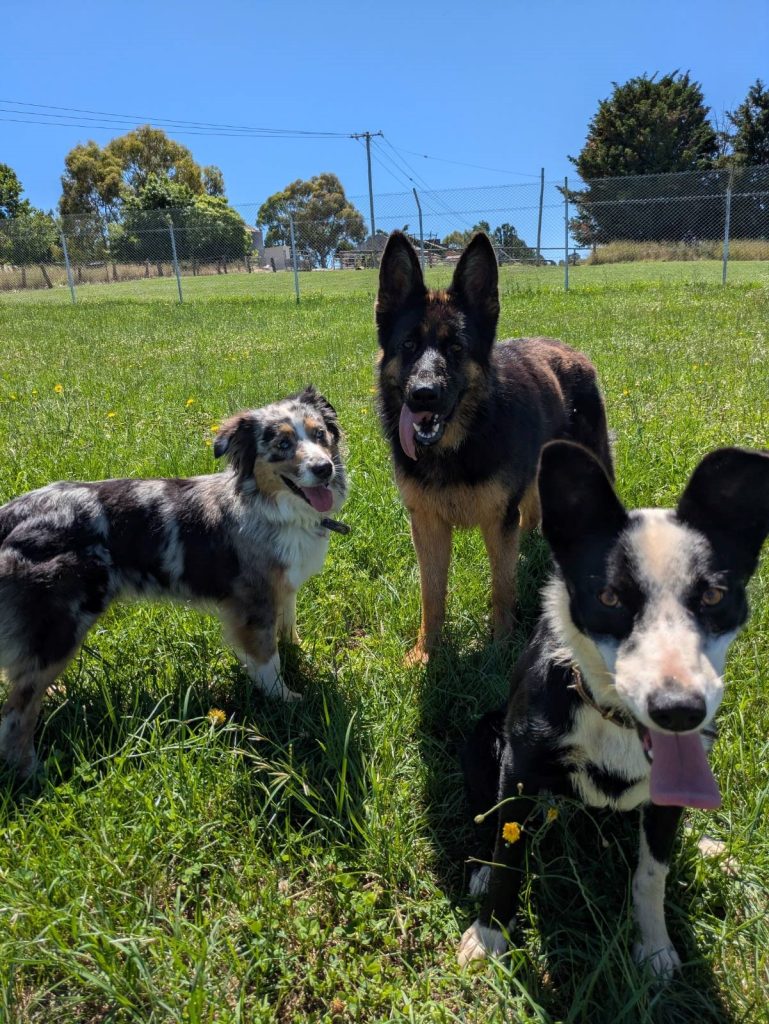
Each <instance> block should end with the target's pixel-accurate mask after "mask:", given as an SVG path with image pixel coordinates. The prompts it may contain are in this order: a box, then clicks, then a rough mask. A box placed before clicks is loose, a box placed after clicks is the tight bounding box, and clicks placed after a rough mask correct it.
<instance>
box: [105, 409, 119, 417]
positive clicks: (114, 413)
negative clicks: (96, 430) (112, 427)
mask: <svg viewBox="0 0 769 1024" xmlns="http://www.w3.org/2000/svg"><path fill="white" fill-rule="evenodd" d="M113 416H117V413H116V412H114V411H113V410H112V409H111V410H110V411H109V412H108V413H107V419H108V420H111V419H112V417H113Z"/></svg>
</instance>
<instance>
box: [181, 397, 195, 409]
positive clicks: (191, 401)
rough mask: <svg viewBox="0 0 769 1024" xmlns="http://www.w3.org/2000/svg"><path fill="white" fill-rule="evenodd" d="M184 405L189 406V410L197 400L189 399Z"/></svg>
mask: <svg viewBox="0 0 769 1024" xmlns="http://www.w3.org/2000/svg"><path fill="white" fill-rule="evenodd" d="M184 404H185V405H186V406H187V408H188V409H189V407H190V406H191V405H194V404H195V399H194V398H188V399H187V401H186V402H185V403H184Z"/></svg>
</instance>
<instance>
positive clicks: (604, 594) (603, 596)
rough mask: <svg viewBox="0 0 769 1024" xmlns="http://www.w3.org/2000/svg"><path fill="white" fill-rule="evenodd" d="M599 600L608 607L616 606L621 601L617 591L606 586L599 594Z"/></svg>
mask: <svg viewBox="0 0 769 1024" xmlns="http://www.w3.org/2000/svg"><path fill="white" fill-rule="evenodd" d="M598 600H599V601H600V602H601V604H603V605H606V607H607V608H616V607H617V606H618V605H619V603H620V600H619V596H618V594H617V591H616V590H612V588H611V587H604V588H603V590H602V591H600V593H599V594H598Z"/></svg>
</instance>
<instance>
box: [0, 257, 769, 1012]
mask: <svg viewBox="0 0 769 1024" xmlns="http://www.w3.org/2000/svg"><path fill="white" fill-rule="evenodd" d="M665 266H666V267H669V266H670V265H665ZM765 267H766V265H765V264H764V265H763V266H762V268H761V274H763V280H764V283H763V285H762V284H760V283H757V281H753V282H752V283H744V284H741V285H732V286H730V287H728V288H726V289H722V288H720V287H716V286H713V285H710V284H707V283H705V282H704V281H700V282H695V283H692V279H691V277H688V278H687V283H681V282H680V281H679V282H675V281H670V280H668V281H667V282H666V281H665V280H663V279H662V278H661V276H660V278H659V279H657V278H655V277H654V275H653V274H652V275H650V276H649V278H648V279H647V280H646V281H643V282H638V283H636V284H632V285H631V284H628V283H626V279H624V278H623V276H622V274H617V272H616V270H617V268H613V267H606V268H603V267H601V268H585V269H584V270H582V269H580V270H579V271H578V272H575V274H574V278H573V279H574V282H575V288H574V290H573V291H572V292H570V293H569V294H568V295H566V294H563V293H562V292H561V291H559V290H558V287H557V285H554V286H553V287H550V286H549V285H545V286H543V287H539V286H536V285H531V286H529V285H527V286H525V287H518V285H517V283H516V282H517V280H518V279H517V278H516V276H515V274H514V272H512V271H511V272H508V273H507V274H506V275H505V279H504V285H503V302H502V323H501V335H502V336H505V335H510V334H520V333H546V334H552V335H555V336H558V337H562V338H564V339H565V340H566V341H569V342H571V343H573V344H574V345H576V346H578V347H580V348H582V349H583V350H585V351H586V352H587V353H588V354H589V355H590V356H591V357H592V358H593V359H594V361H595V362H596V364H597V366H598V368H599V371H600V374H601V378H602V382H603V386H604V389H605V392H606V396H607V402H608V409H609V419H610V424H611V427H612V429H613V430H614V431H615V432H616V437H617V443H616V454H617V476H618V481H619V488H620V492H621V494H622V495H623V497H624V498H625V499H626V500H627V501H628V502H629V503H632V504H641V505H656V504H662V505H669V504H671V503H672V502H674V500H675V499H676V496H677V495H678V493H679V492H680V489H681V487H682V486H683V484H684V482H685V480H686V479H687V477H688V474H689V473H690V471H691V470H692V468H693V467H694V465H695V464H696V463H697V461H698V460H699V458H700V457H701V456H702V455H703V454H704V453H705V452H706V451H708V450H709V449H710V448H712V447H714V446H716V445H719V444H724V443H729V444H744V445H751V446H763V447H769V387H768V381H769V376H768V373H767V365H769V327H768V326H767V325H769V288H768V287H767V285H766V270H765ZM633 269H634V270H635V271H636V272H637V269H638V268H637V267H636V268H633ZM619 270H624V268H619ZM690 270H691V267H690V266H687V268H686V271H687V273H688V272H690ZM735 270H736V267H735ZM593 271H595V273H594V272H593ZM610 272H614V274H613V275H612V274H611V273H610ZM541 273H543V274H544V273H548V272H547V271H542V272H541ZM662 273H663V268H662V267H660V269H659V275H662ZM761 274H758V272H756V274H754V276H757V277H760V276H761ZM308 276H309V275H308ZM735 276H736V274H735ZM332 278H333V281H335V282H337V285H335V288H336V291H335V292H333V293H332V292H331V290H329V291H328V292H327V293H323V294H321V293H320V288H319V289H318V292H317V293H315V294H314V295H309V294H308V297H307V298H306V300H305V301H304V302H303V303H302V304H301V306H299V307H297V306H296V305H295V304H294V302H293V301H292V299H291V296H290V294H289V293H287V292H286V290H285V289H284V292H285V294H283V295H280V294H274V295H270V296H267V295H265V296H264V297H259V298H253V297H248V296H247V295H243V294H238V287H239V286H240V285H241V284H242V283H243V282H242V281H241V280H240V279H235V278H234V277H233V279H232V280H231V281H229V280H228V281H227V283H226V284H227V288H226V289H225V291H227V290H228V289H230V288H231V294H229V295H227V294H222V293H221V291H217V292H214V291H213V290H211V291H210V292H209V291H208V288H209V280H208V279H199V280H198V281H196V282H195V285H196V287H198V288H199V293H198V294H199V296H200V298H201V299H206V301H201V302H189V303H187V304H185V305H183V306H181V307H179V306H175V305H174V304H173V303H172V302H169V301H167V299H166V297H163V298H159V296H158V293H157V292H156V293H155V294H154V295H153V294H151V291H150V289H149V286H147V289H148V290H147V292H146V293H142V295H141V297H142V299H143V300H144V301H133V300H124V301H109V300H112V299H114V297H115V296H116V295H117V294H118V289H117V288H116V287H114V286H110V287H108V288H102V289H101V294H97V286H92V287H91V289H89V290H88V295H89V296H92V297H93V298H94V299H96V298H97V297H98V298H101V299H106V300H107V301H88V302H86V301H83V303H82V305H79V306H77V307H75V308H70V307H68V306H67V305H65V304H61V305H60V304H57V303H56V302H52V301H31V300H30V296H29V295H24V296H20V297H19V298H20V299H21V301H14V300H12V301H9V302H4V303H3V304H1V305H0V334H1V335H2V343H3V349H2V361H1V362H0V429H1V430H2V436H3V437H4V439H5V441H4V446H3V449H4V450H3V458H2V460H0V499H2V500H6V499H8V498H10V497H11V496H12V495H14V494H17V493H19V492H21V491H23V490H25V489H28V488H31V487H36V486H39V485H41V484H44V483H46V482H48V481H50V480H56V479H61V478H66V477H71V478H80V479H83V478H99V477H107V476H118V475H133V474H137V475H138V474H144V475H150V474H163V475H168V474H176V473H183V474H193V473H201V472H208V471H212V470H213V469H214V460H213V456H212V451H211V439H212V436H213V433H212V432H213V429H214V426H215V424H216V423H218V422H219V421H220V420H221V418H222V417H223V416H224V415H225V414H226V413H228V412H230V411H233V410H235V409H237V408H239V407H244V406H253V405H259V404H261V403H264V402H267V401H270V400H272V399H274V398H276V397H278V396H281V395H284V394H286V393H287V392H289V391H291V390H293V389H297V388H299V387H300V386H302V385H303V384H305V383H306V382H307V381H310V380H312V381H314V382H315V383H316V384H317V385H318V386H319V387H321V388H322V389H324V390H325V391H326V392H327V394H328V395H329V397H330V398H331V399H332V401H333V402H334V404H335V405H336V406H337V408H338V410H339V413H340V417H341V421H342V424H343V425H344V427H345V428H346V432H347V437H348V444H349V467H350V472H351V480H352V493H351V497H350V500H349V503H348V506H347V508H346V511H345V514H344V516H343V518H345V519H346V521H347V522H349V523H350V524H351V525H352V527H353V533H352V534H351V535H350V536H349V537H347V538H344V537H333V538H332V542H331V549H330V553H329V558H328V562H327V567H326V570H325V572H324V573H323V574H322V575H321V576H319V577H316V578H315V579H314V580H313V581H311V582H310V583H309V584H308V585H307V586H306V587H305V589H304V590H303V592H302V593H301V594H300V601H299V628H300V633H301V634H302V637H303V646H302V648H301V650H297V651H293V652H287V665H288V682H289V684H290V685H291V687H292V688H294V689H299V690H302V691H304V693H305V695H306V697H305V700H304V702H303V703H302V705H301V706H298V707H288V708H286V707H282V706H281V707H276V706H274V705H272V704H270V703H269V702H267V701H264V700H262V699H261V698H259V697H258V696H256V695H254V694H253V693H251V692H250V691H249V688H248V686H247V683H246V680H245V678H244V676H243V674H242V673H241V671H240V669H239V667H238V665H237V662H236V660H235V659H234V657H233V655H232V654H231V653H230V652H229V651H228V650H227V649H225V648H224V647H223V646H222V642H221V636H220V632H219V628H218V626H217V625H216V623H215V621H214V620H211V619H209V618H206V617H203V616H201V615H198V614H197V613H195V612H192V611H190V610H187V609H184V608H180V607H169V606H160V607H159V606H151V605H135V606H132V607H125V606H123V607H120V608H117V609H115V610H114V611H113V612H112V613H110V615H109V616H108V617H107V618H106V619H105V620H104V621H103V623H101V624H100V625H99V627H98V628H97V629H96V630H94V632H93V633H92V634H91V635H90V637H89V639H88V641H87V646H86V649H85V650H84V651H83V653H82V655H81V656H80V657H79V658H78V659H77V660H76V662H75V663H74V664H73V666H72V668H71V670H70V671H69V672H68V673H67V675H66V678H65V679H64V682H63V685H61V686H60V687H58V688H57V689H56V690H55V692H53V693H51V695H50V697H49V699H48V700H47V702H46V704H45V707H44V713H43V718H42V725H41V729H40V732H39V736H38V743H39V750H40V752H41V755H42V758H43V763H44V773H43V775H42V777H41V779H40V780H39V781H38V782H37V783H36V784H35V785H34V786H31V787H27V788H26V789H23V790H21V791H16V790H14V789H13V788H12V786H11V785H10V784H9V783H7V782H6V783H2V784H0V1021H4V1022H8V1024H20V1022H25V1024H26V1022H40V1024H42V1022H46V1024H47V1022H50V1021H52V1020H55V1021H56V1022H57V1024H70V1022H71V1024H76V1022H77V1024H80V1022H94V1024H95V1022H108V1021H109V1022H118V1021H119V1022H151V1024H156V1022H177V1021H183V1022H189V1024H198V1022H213V1021H217V1022H236V1021H237V1022H241V1024H250V1022H261V1021H265V1022H267V1021H278V1022H281V1024H287V1022H307V1024H309V1022H313V1024H314V1022H352V1021H356V1022H357V1021H370V1022H379V1021H387V1020H397V1021H413V1022H419V1024H422V1022H448V1021H457V1022H474V1021H482V1022H483V1024H502V1022H506V1024H507V1022H511V1021H538V1022H555V1021H570V1022H576V1021H585V1022H590V1024H603V1022H606V1024H609V1022H626V1024H635V1022H639V1021H640V1022H644V1021H655V1022H656V1021H660V1022H663V1021H664V1022H671V1024H672V1022H685V1021H698V1022H706V1021H707V1022H709V1021H726V1022H735V1024H736V1022H738V1021H739V1022H743V1021H745V1022H761V1021H766V1020H767V1002H768V1001H769V952H768V951H769V916H768V915H769V896H768V895H767V892H768V890H769V827H768V826H769V771H768V769H767V764H768V763H769V742H768V741H767V736H769V701H768V700H767V693H769V667H767V660H768V659H767V654H769V557H768V556H767V554H766V553H765V555H764V561H763V568H762V571H761V573H760V574H759V576H758V577H757V578H756V579H755V580H754V582H753V585H752V587H751V598H752V605H753V616H752V620H751V624H750V627H749V628H748V629H747V630H746V631H745V633H744V634H743V635H742V637H741V638H740V639H739V641H738V642H737V643H736V644H735V646H734V648H733V650H732V653H731V656H730V659H729V663H728V682H729V686H728V689H727V697H726V700H725V703H724V706H723V708H722V711H721V713H720V725H721V735H720V738H719V740H718V743H717V745H716V748H715V753H714V761H715V767H716V773H717V775H718V777H719V779H720V782H721V786H722V790H723V793H724V799H725V802H724V807H723V810H722V811H720V812H718V813H715V814H704V813H699V812H691V813H687V815H686V829H685V834H684V835H683V837H682V841H681V843H680V844H679V848H678V852H677V855H676V858H675V863H674V867H673V870H672V872H671V876H670V880H669V885H668V891H669V897H668V917H669V922H670V930H671V934H672V936H673V939H674V941H675V942H676V944H677V946H678V948H679V951H680V952H681V954H682V958H683V959H684V960H685V961H686V964H685V967H684V969H683V971H682V973H681V975H680V977H679V978H677V979H676V980H675V981H674V982H673V983H672V984H671V985H670V986H669V987H668V988H667V989H660V988H658V987H655V985H654V984H653V983H652V981H651V979H650V978H648V977H647V976H646V975H645V974H644V973H643V972H641V971H639V970H638V969H637V968H636V967H635V966H634V965H633V964H632V963H631V961H630V955H629V950H630V948H631V947H632V942H633V938H634V934H635V933H634V927H633V922H632V913H631V907H630V899H629V884H630V871H631V868H632V865H633V863H634V860H635V855H636V840H635V817H634V816H631V818H632V820H631V818H629V819H628V820H627V821H625V820H623V819H622V818H621V817H620V816H614V817H602V816H595V817H591V816H588V815H586V814H585V813H583V812H579V811H577V810H575V809H573V808H571V807H569V806H562V807H561V812H560V816H559V818H558V820H557V821H555V822H554V823H553V824H552V825H550V826H549V828H548V830H547V833H546V835H544V836H543V839H542V842H541V843H539V844H537V845H536V848H535V851H534V853H533V855H532V864H531V867H532V875H531V879H532V880H531V885H530V888H529V889H528V890H527V893H526V899H525V902H524V907H523V912H522V915H521V921H520V930H519V932H518V942H519V945H518V947H517V948H516V949H515V950H514V951H513V953H512V954H511V956H510V957H509V958H507V959H506V960H504V961H502V962H500V963H495V964H487V965H484V966H483V967H482V968H481V969H480V970H477V971H469V972H464V973H463V972H460V971H459V969H458V968H457V967H456V966H455V960H454V950H455V947H456V944H457V941H458V939H459V936H460V935H461V933H462V931H463V930H464V929H465V927H466V926H467V925H468V923H469V922H470V921H471V920H472V919H473V917H474V915H475V910H476V907H475V904H474V902H473V900H471V899H470V898H469V897H468V896H467V895H466V894H465V891H464V886H463V872H464V867H463V857H464V855H465V851H466V849H467V846H468V838H469V835H468V829H467V827H466V825H465V819H464V806H463V797H462V789H461V778H460V772H459V767H458V756H457V755H458V750H459V747H460V745H461V742H462V739H463V737H464V736H465V735H466V734H467V732H468V731H469V729H470V728H471V726H472V724H473V722H474V721H475V719H476V718H477V716H478V715H479V714H481V713H482V712H484V711H485V710H486V709H488V708H489V707H492V706H493V705H495V704H496V703H497V702H499V700H500V698H502V697H503V695H504V693H505V690H506V676H507V672H508V670H509V664H510V663H509V658H510V654H509V653H505V652H503V651H499V650H496V649H495V648H494V647H493V646H492V645H491V644H490V643H489V635H488V621H487V615H488V596H489V595H488V592H489V583H488V570H487V565H486V560H485V557H484V554H483V550H482V545H481V543H480V539H479V537H478V536H476V535H475V534H471V533H468V534H463V535H461V536H460V537H459V538H458V540H457V543H456V545H455V564H454V567H453V572H452V580H451V594H450V607H449V626H448V629H447V643H446V649H445V651H444V652H443V654H442V656H439V657H437V658H436V659H435V660H434V662H433V663H432V664H431V665H430V667H429V669H428V670H422V669H419V670H417V669H413V670H405V669H404V668H403V667H402V658H403V655H404V653H405V651H406V650H407V648H408V646H409V644H410V642H411V641H412V640H413V637H414V634H415V630H416V625H417V619H418V586H417V573H416V564H415V558H414V555H413V552H412V549H411V544H410V540H409V535H408V523H407V517H406V515H405V512H404V510H403V508H402V506H401V504H400V501H399V499H398V495H397V492H396V490H395V488H394V486H393V483H392V479H391V473H390V468H389V464H388V456H387V452H386V449H385V446H384V444H383V443H382V441H381V439H380V436H379V430H378V425H377V421H376V417H375V413H374V406H373V401H374V396H373V361H374V355H375V340H374V332H373V327H372V305H371V294H372V293H373V290H374V282H373V279H372V278H371V277H370V276H369V275H364V274H362V273H361V274H355V273H354V272H351V274H350V275H348V284H349V285H351V289H350V290H349V291H348V292H347V293H345V292H344V290H343V289H342V283H343V282H342V279H341V277H337V276H336V275H326V276H323V275H320V274H313V275H312V282H313V287H314V284H315V282H316V281H323V282H325V281H326V280H327V279H328V280H329V281H331V280H332ZM350 279H352V280H350ZM214 280H215V279H214ZM244 280H245V284H247V285H250V282H249V281H248V280H247V279H244ZM267 280H268V281H270V282H274V286H275V287H276V289H277V285H278V283H279V282H280V283H281V287H282V286H283V283H284V282H287V283H288V285H289V286H290V279H289V276H288V275H279V276H278V277H276V278H274V279H273V278H268V279H267ZM356 282H360V283H356ZM151 284H153V285H154V284H156V282H151ZM169 284H170V283H169V282H165V281H163V282H157V285H158V291H159V288H160V286H161V285H162V286H163V287H168V286H169ZM216 284H217V286H220V285H221V281H216ZM308 289H309V285H308ZM83 291H85V289H83ZM125 294H127V290H126V293H125ZM32 298H33V300H39V299H41V298H42V299H44V300H48V299H49V298H52V296H50V297H49V296H40V295H39V294H38V295H36V296H34V297H32ZM546 571H547V570H546V552H545V551H544V550H543V544H542V541H541V540H540V539H538V538H537V537H536V536H535V537H532V538H531V539H530V540H529V541H528V542H527V544H526V545H525V547H524V551H523V555H522V559H521V566H520V578H521V591H522V619H521V626H520V629H519V631H518V634H517V637H516V642H517V643H516V646H520V644H521V643H522V642H523V641H524V639H525V637H526V635H527V632H528V630H529V629H530V627H531V624H532V621H533V618H534V616H535V614H536V608H537V592H538V588H539V585H540V584H541V582H542V580H543V578H544V575H545V573H546ZM214 708H219V709H222V710H223V711H224V712H225V714H226V716H227V723H226V724H225V725H223V726H217V725H215V724H214V723H212V722H211V721H210V720H209V719H208V717H207V715H208V712H209V711H211V710H212V709H214ZM706 830H707V832H708V833H709V834H711V835H713V836H715V837H717V838H719V839H722V840H724V841H725V842H726V845H727V848H728V851H729V854H730V855H731V856H732V857H733V858H734V859H735V860H736V862H737V868H736V871H735V872H734V873H729V872H727V871H725V870H723V865H722V864H721V865H720V864H719V863H718V862H717V861H713V860H705V859H703V858H702V856H701V855H700V854H699V852H698V849H697V841H698V839H699V838H700V836H701V835H702V834H703V832H704V831H706Z"/></svg>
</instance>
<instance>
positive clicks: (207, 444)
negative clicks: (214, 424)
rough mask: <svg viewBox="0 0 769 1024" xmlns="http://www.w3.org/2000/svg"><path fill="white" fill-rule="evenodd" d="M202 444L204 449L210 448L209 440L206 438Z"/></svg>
mask: <svg viewBox="0 0 769 1024" xmlns="http://www.w3.org/2000/svg"><path fill="white" fill-rule="evenodd" d="M203 444H204V445H205V446H206V448H210V447H211V438H210V437H207V438H206V439H205V441H204V442H203Z"/></svg>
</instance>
